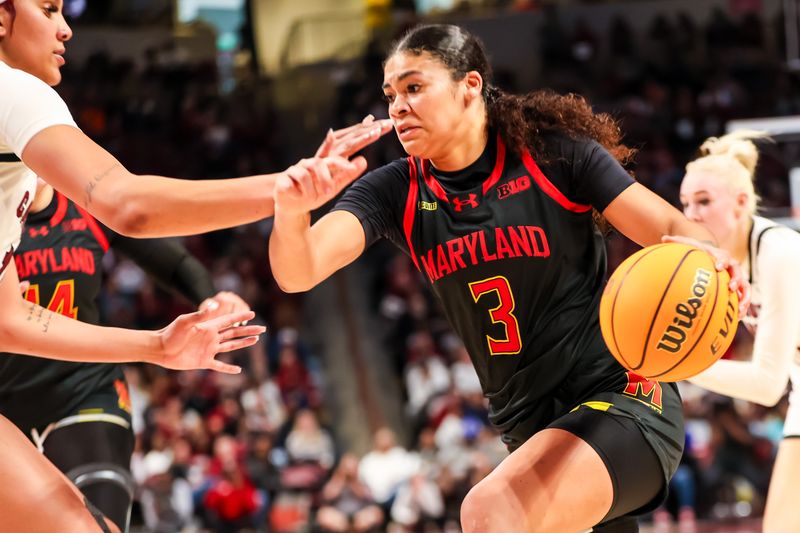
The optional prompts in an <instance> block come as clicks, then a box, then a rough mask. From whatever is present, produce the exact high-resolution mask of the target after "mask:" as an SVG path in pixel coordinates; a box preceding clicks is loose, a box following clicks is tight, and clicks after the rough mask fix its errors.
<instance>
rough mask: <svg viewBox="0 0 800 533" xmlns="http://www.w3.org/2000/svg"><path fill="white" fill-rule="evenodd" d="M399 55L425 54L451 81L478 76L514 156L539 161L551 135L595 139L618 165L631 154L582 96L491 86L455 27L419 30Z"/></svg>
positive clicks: (398, 48)
mask: <svg viewBox="0 0 800 533" xmlns="http://www.w3.org/2000/svg"><path fill="white" fill-rule="evenodd" d="M398 52H410V53H412V54H421V53H423V52H427V53H429V54H431V55H432V56H434V57H435V58H437V59H438V60H440V61H441V62H442V63H444V65H445V66H446V67H447V68H449V69H450V71H451V72H452V76H453V79H454V80H460V79H462V78H463V77H464V76H465V75H466V74H467V72H470V71H473V70H474V71H476V72H478V73H479V74H480V75H481V77H482V78H483V98H484V101H485V102H486V109H487V112H488V118H489V127H490V128H492V129H495V130H497V131H498V132H499V133H500V135H501V137H502V138H503V141H504V142H505V143H506V145H507V146H508V147H509V148H510V149H512V150H515V151H517V152H518V151H519V150H520V149H522V147H526V148H528V149H529V150H531V151H533V152H534V155H535V156H537V157H538V158H540V159H541V158H542V157H544V158H545V159H546V157H547V154H546V153H544V147H543V145H542V144H541V136H540V135H539V134H540V133H542V132H550V131H554V132H560V133H562V134H564V135H567V136H569V137H572V138H581V137H586V138H590V139H594V140H595V141H597V142H598V143H600V144H601V145H602V146H603V147H604V148H605V149H606V150H608V151H609V153H611V155H613V156H614V157H615V158H616V159H617V161H619V162H620V163H622V164H625V163H627V162H628V160H629V159H630V158H631V156H632V155H633V153H634V151H635V150H634V149H632V148H629V147H627V146H625V145H624V144H622V133H621V132H620V129H619V126H618V125H617V123H616V121H615V120H614V118H613V117H611V115H609V114H607V113H595V112H593V111H592V108H591V106H590V105H589V103H588V102H587V101H586V99H584V98H583V97H582V96H580V95H577V94H565V95H562V94H557V93H555V92H553V91H550V90H542V91H534V92H530V93H528V94H524V95H514V94H509V93H506V92H504V91H502V90H501V89H499V88H498V87H495V86H494V85H492V68H491V66H490V65H489V60H488V58H487V56H486V51H485V50H484V47H483V44H482V43H481V41H480V40H479V39H478V38H477V37H475V36H474V35H472V34H471V33H469V32H468V31H466V30H465V29H463V28H461V27H459V26H454V25H450V24H431V25H423V26H417V27H415V28H413V29H412V30H410V31H409V32H408V33H407V34H406V35H405V36H403V37H402V38H401V39H400V40H399V41H398V42H397V43H395V45H394V46H393V47H392V50H391V52H390V53H389V57H391V56H393V55H394V54H396V53H398Z"/></svg>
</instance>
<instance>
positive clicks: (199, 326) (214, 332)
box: [154, 309, 266, 374]
mask: <svg viewBox="0 0 800 533" xmlns="http://www.w3.org/2000/svg"><path fill="white" fill-rule="evenodd" d="M217 315H218V312H216V311H215V310H211V309H205V310H203V311H197V312H195V313H190V314H186V315H181V316H179V317H178V318H176V319H175V320H174V321H173V322H172V323H171V324H170V325H169V326H167V327H166V328H164V329H162V330H161V331H159V332H158V336H159V339H160V340H161V345H162V348H163V353H164V356H163V358H162V359H161V360H158V361H154V362H155V363H158V364H159V365H161V366H163V367H165V368H171V369H173V370H195V369H205V368H207V369H210V370H216V371H217V372H224V373H226V374H238V373H239V372H241V370H242V369H241V367H238V366H236V365H230V364H227V363H223V362H222V361H217V360H216V359H215V358H214V356H216V355H217V354H218V353H221V352H231V351H233V350H238V349H240V348H245V347H247V346H252V345H253V344H255V343H256V342H258V336H259V335H260V334H262V333H264V331H265V330H266V328H264V326H235V325H234V324H236V323H242V322H247V321H248V320H252V318H253V317H254V316H255V313H253V312H252V311H242V312H237V313H228V314H224V315H219V316H217Z"/></svg>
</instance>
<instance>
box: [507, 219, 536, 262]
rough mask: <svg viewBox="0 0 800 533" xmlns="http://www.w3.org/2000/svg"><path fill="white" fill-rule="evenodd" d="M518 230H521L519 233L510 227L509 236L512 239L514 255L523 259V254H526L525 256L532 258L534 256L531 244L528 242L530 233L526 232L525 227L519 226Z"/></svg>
mask: <svg viewBox="0 0 800 533" xmlns="http://www.w3.org/2000/svg"><path fill="white" fill-rule="evenodd" d="M517 228H519V233H518V232H517V230H516V229H514V228H513V227H511V226H509V227H508V235H509V237H511V245H512V246H513V247H514V255H515V256H516V257H522V255H523V254H522V252H525V254H524V256H525V257H530V256H531V255H532V253H531V243H530V242H529V241H528V233H527V232H526V231H525V226H517Z"/></svg>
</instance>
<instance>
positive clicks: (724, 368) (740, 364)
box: [689, 227, 800, 405]
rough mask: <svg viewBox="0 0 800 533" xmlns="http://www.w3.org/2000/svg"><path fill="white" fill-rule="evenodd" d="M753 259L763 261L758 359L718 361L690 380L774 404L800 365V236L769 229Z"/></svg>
mask: <svg viewBox="0 0 800 533" xmlns="http://www.w3.org/2000/svg"><path fill="white" fill-rule="evenodd" d="M751 255H752V254H751ZM751 260H752V261H755V262H756V264H757V272H758V276H757V279H756V280H755V282H754V283H753V292H754V293H756V292H757V293H758V300H759V302H758V306H757V307H758V317H757V329H756V330H755V340H754V343H753V357H752V360H750V361H730V360H722V361H718V362H717V363H715V364H714V365H713V366H712V367H711V368H709V369H708V370H706V371H704V372H701V373H700V374H698V375H697V376H695V377H693V378H691V379H690V380H689V381H691V382H692V383H694V384H696V385H700V386H701V387H703V388H706V389H709V390H712V391H714V392H717V393H719V394H724V395H726V396H732V397H735V398H741V399H743V400H748V401H752V402H756V403H759V404H762V405H774V404H776V403H777V402H778V401H779V400H780V399H781V397H782V396H783V393H784V392H785V391H786V385H787V382H788V381H789V375H790V371H792V369H793V368H796V366H797V364H798V361H797V357H798V345H800V234H797V233H795V232H794V231H792V230H790V229H788V228H785V227H780V228H775V229H774V230H773V231H769V232H767V233H766V234H765V235H764V238H763V242H762V243H761V246H760V247H759V250H758V255H757V257H755V258H751ZM797 385H798V384H795V386H797Z"/></svg>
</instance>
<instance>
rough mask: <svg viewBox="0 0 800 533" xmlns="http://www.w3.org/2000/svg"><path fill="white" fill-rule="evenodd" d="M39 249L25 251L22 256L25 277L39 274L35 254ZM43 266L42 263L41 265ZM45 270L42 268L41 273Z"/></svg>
mask: <svg viewBox="0 0 800 533" xmlns="http://www.w3.org/2000/svg"><path fill="white" fill-rule="evenodd" d="M38 251H39V250H32V251H30V252H25V254H23V257H24V259H25V268H24V269H23V270H25V277H26V278H28V277H31V276H36V275H38V274H39V269H38V268H36V255H37V252H38ZM43 266H44V265H43ZM46 272H47V270H45V269H44V268H43V269H42V274H45V273H46Z"/></svg>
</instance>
